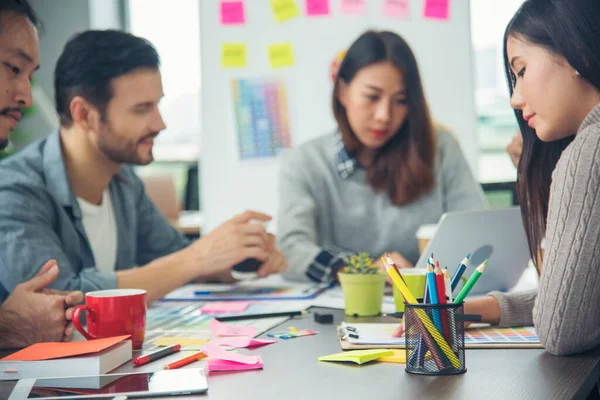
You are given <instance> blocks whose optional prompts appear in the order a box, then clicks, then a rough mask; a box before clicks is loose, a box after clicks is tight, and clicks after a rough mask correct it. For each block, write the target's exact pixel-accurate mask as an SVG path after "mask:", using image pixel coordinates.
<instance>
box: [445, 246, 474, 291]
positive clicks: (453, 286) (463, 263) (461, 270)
mask: <svg viewBox="0 0 600 400" xmlns="http://www.w3.org/2000/svg"><path fill="white" fill-rule="evenodd" d="M469 257H471V253H469V254H467V256H466V257H465V258H463V260H462V261H461V262H460V264H458V268H456V271H454V276H453V277H452V281H451V282H450V288H451V289H452V291H453V292H454V289H456V286H458V281H460V278H461V277H462V276H463V274H464V273H465V270H466V269H467V264H468V263H469Z"/></svg>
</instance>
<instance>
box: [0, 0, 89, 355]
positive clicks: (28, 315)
mask: <svg viewBox="0 0 600 400" xmlns="http://www.w3.org/2000/svg"><path fill="white" fill-rule="evenodd" d="M37 22H38V21H37V18H36V16H35V14H34V12H33V10H32V9H31V7H30V6H29V4H28V3H27V2H26V1H25V0H2V1H1V2H0V89H1V90H0V149H3V148H4V147H6V145H7V143H8V137H9V135H10V132H11V131H12V130H14V129H15V127H16V126H17V123H18V122H19V120H20V119H21V116H22V110H23V108H24V107H29V106H31V103H32V95H31V78H32V76H33V73H34V71H35V70H37V68H38V67H39V44H38V37H37V30H36V25H37ZM1 175H2V174H0V180H1V179H2V178H4V176H1ZM3 234H4V233H3ZM34 251H36V250H35V247H34V246H31V247H29V248H27V249H24V252H26V253H32V252H34ZM46 260H47V259H46ZM30 267H35V270H34V271H33V274H32V275H36V274H37V275H36V276H35V277H33V278H32V279H30V280H29V281H27V282H24V283H21V281H15V285H16V288H15V290H14V291H13V292H12V294H11V295H10V296H8V298H6V296H4V297H3V298H2V300H5V301H4V302H3V303H2V304H1V305H0V348H15V347H24V346H28V345H30V344H33V343H36V342H41V341H60V340H64V339H69V338H70V336H71V334H72V327H70V326H69V321H70V319H71V314H72V308H70V307H72V306H73V305H75V304H77V303H79V302H81V301H82V300H83V295H82V293H81V292H73V293H63V292H58V291H54V290H50V289H47V287H48V286H49V285H50V284H51V283H52V282H53V281H54V280H55V279H56V277H57V276H58V274H59V271H58V266H57V265H56V261H54V260H51V261H48V262H46V263H45V264H44V265H43V266H42V263H40V264H32V265H31V266H30ZM40 267H41V268H40ZM6 268H7V267H6V257H5V254H4V253H3V248H2V244H0V269H3V270H4V269H6ZM0 286H1V285H0Z"/></svg>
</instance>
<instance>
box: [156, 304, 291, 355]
mask: <svg viewBox="0 0 600 400" xmlns="http://www.w3.org/2000/svg"><path fill="white" fill-rule="evenodd" d="M274 303H275V304H274ZM281 303H282V302H271V303H268V302H257V303H253V304H251V305H250V306H249V307H248V308H247V310H246V311H245V312H247V313H251V314H260V313H268V312H278V311H282V310H284V309H285V310H287V309H289V308H288V307H289V306H286V305H285V304H281ZM203 304H204V303H203V302H202V301H158V302H156V303H154V304H152V306H150V307H149V308H148V312H147V315H146V338H145V345H146V346H148V345H150V344H152V343H153V342H154V341H156V340H159V343H162V344H164V343H174V342H175V343H177V340H178V339H181V340H182V341H185V343H186V344H187V345H188V346H191V347H194V346H196V347H198V346H199V345H200V344H203V343H204V342H205V341H206V340H207V339H214V338H215V336H213V334H212V332H211V330H210V321H211V319H212V318H213V317H212V316H210V315H205V314H203V313H202V311H200V308H201V307H202V306H203ZM287 319H288V318H287V317H278V318H265V319H248V320H239V321H231V322H230V324H235V325H238V326H254V327H256V328H257V333H258V334H260V333H262V332H266V331H267V330H269V329H271V328H273V327H274V326H277V325H278V324H280V323H282V322H284V321H285V320H287ZM165 338H168V340H167V339H165ZM189 339H192V340H194V342H187V340H189Z"/></svg>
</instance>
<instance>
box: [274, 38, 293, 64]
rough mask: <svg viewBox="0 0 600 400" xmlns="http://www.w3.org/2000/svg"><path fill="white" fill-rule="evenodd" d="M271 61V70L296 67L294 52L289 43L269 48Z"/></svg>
mask: <svg viewBox="0 0 600 400" xmlns="http://www.w3.org/2000/svg"><path fill="white" fill-rule="evenodd" d="M269 61H270V63H271V68H281V67H289V66H291V65H294V51H293V50H292V44H291V43H289V42H286V43H278V44H272V45H270V46H269Z"/></svg>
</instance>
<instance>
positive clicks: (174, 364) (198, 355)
mask: <svg viewBox="0 0 600 400" xmlns="http://www.w3.org/2000/svg"><path fill="white" fill-rule="evenodd" d="M204 357H206V353H204V352H203V351H199V352H197V353H194V354H192V355H189V356H187V357H184V358H180V359H179V360H177V361H173V362H172V363H169V364H166V365H165V366H164V367H163V369H177V368H181V367H185V366H186V365H189V364H191V363H193V362H196V361H198V360H201V359H203V358H204Z"/></svg>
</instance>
